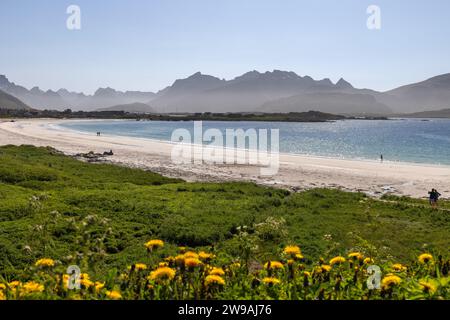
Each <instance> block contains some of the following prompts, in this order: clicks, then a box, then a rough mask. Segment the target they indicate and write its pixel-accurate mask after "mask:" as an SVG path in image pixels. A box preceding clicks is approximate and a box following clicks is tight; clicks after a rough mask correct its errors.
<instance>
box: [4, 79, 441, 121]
mask: <svg viewBox="0 0 450 320" xmlns="http://www.w3.org/2000/svg"><path fill="white" fill-rule="evenodd" d="M0 90H2V91H4V92H5V93H7V94H9V95H12V96H14V97H16V98H18V99H20V100H22V101H23V102H24V103H25V104H28V105H29V106H31V107H33V108H36V109H56V110H63V109H68V108H71V109H73V110H85V111H91V110H98V109H102V110H124V111H130V112H157V113H168V112H172V113H173V112H175V113H176V112H179V113H192V112H221V113H225V112H304V111H309V110H315V111H321V112H328V113H335V114H385V115H386V114H391V113H413V112H421V111H430V110H438V109H445V108H450V74H444V75H440V76H436V77H433V78H430V79H428V80H425V81H423V82H419V83H415V84H410V85H406V86H402V87H399V88H396V89H394V90H390V91H387V92H377V91H374V90H370V89H357V88H354V87H353V86H352V85H351V84H350V83H349V82H347V81H346V80H344V79H340V80H339V81H338V82H337V83H333V82H332V81H330V80H329V79H323V80H314V79H313V78H311V77H309V76H304V77H302V76H299V75H297V74H296V73H294V72H287V71H279V70H274V71H272V72H264V73H260V72H258V71H251V72H247V73H245V74H243V75H241V76H238V77H236V78H234V79H232V80H224V79H219V78H217V77H214V76H210V75H204V74H202V73H200V72H197V73H195V74H193V75H192V76H190V77H188V78H185V79H179V80H176V81H175V82H174V83H173V84H172V85H171V86H169V87H167V88H165V89H163V90H161V91H159V92H158V93H156V94H155V93H152V92H139V91H127V92H121V91H116V90H114V89H111V88H100V89H98V90H97V91H96V92H95V94H94V95H85V94H83V93H75V92H69V91H68V90H66V89H60V90H58V91H57V92H55V91H51V90H48V91H42V90H40V89H39V88H37V87H34V88H32V89H30V90H28V89H26V88H24V87H22V86H19V85H16V84H14V83H12V82H10V81H9V80H8V79H7V78H6V77H5V76H1V75H0ZM0 107H2V106H1V105H0Z"/></svg>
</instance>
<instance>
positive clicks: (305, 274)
mask: <svg viewBox="0 0 450 320" xmlns="http://www.w3.org/2000/svg"><path fill="white" fill-rule="evenodd" d="M303 276H304V277H311V273H310V272H308V271H304V272H303Z"/></svg>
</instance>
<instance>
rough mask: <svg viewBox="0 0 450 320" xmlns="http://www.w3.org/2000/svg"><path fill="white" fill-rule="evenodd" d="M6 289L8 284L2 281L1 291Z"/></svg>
mask: <svg viewBox="0 0 450 320" xmlns="http://www.w3.org/2000/svg"><path fill="white" fill-rule="evenodd" d="M2 290H6V285H5V284H3V283H0V291H2Z"/></svg>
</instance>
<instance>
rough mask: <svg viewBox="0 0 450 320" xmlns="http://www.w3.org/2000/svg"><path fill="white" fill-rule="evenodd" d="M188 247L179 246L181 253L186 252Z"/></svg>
mask: <svg viewBox="0 0 450 320" xmlns="http://www.w3.org/2000/svg"><path fill="white" fill-rule="evenodd" d="M186 249H187V248H186V247H178V250H179V251H180V252H181V253H184V252H186Z"/></svg>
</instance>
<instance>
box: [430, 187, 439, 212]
mask: <svg viewBox="0 0 450 320" xmlns="http://www.w3.org/2000/svg"><path fill="white" fill-rule="evenodd" d="M428 194H429V196H430V205H431V206H432V207H433V208H437V204H438V200H439V197H440V196H441V194H440V193H439V192H438V191H437V190H436V189H434V188H433V189H431V191H430V192H428Z"/></svg>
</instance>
